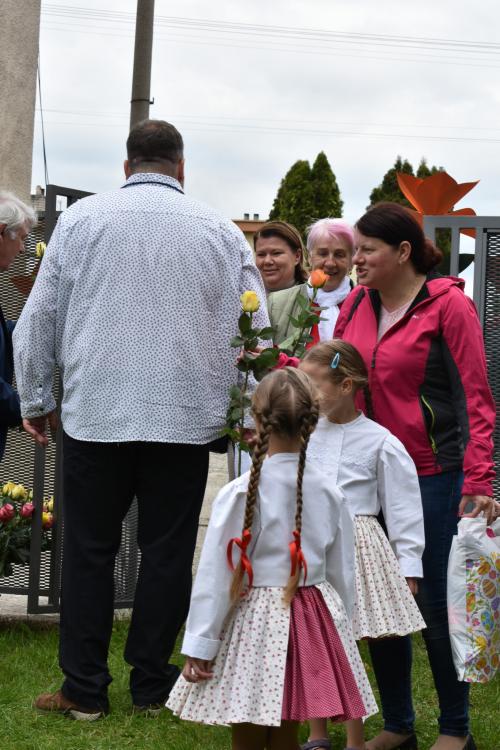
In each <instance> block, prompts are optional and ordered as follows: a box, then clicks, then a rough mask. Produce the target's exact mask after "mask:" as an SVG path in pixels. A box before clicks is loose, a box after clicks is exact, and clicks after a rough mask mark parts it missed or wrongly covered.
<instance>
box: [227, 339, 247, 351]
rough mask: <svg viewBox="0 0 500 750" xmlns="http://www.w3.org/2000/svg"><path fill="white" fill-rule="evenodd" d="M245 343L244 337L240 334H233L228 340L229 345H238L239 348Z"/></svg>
mask: <svg viewBox="0 0 500 750" xmlns="http://www.w3.org/2000/svg"><path fill="white" fill-rule="evenodd" d="M244 343H245V339H244V338H242V337H241V336H233V338H232V339H231V342H230V346H234V347H238V349H240V348H241V347H242V346H243V345H244Z"/></svg>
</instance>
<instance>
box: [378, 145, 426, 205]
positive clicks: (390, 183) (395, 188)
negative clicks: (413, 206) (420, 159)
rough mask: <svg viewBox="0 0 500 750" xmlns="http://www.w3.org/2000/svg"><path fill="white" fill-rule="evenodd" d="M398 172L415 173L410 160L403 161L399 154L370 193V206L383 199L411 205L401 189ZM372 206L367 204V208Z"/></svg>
mask: <svg viewBox="0 0 500 750" xmlns="http://www.w3.org/2000/svg"><path fill="white" fill-rule="evenodd" d="M398 172H404V173H405V174H415V173H414V171H413V167H412V165H411V164H410V162H409V161H408V160H407V159H405V160H404V161H403V160H402V158H401V157H400V156H398V157H397V159H396V161H395V162H394V166H393V167H392V168H391V169H389V171H388V172H386V173H385V175H384V177H383V178H382V182H381V183H380V185H378V186H377V187H376V188H373V190H372V192H371V193H370V206H373V205H374V204H375V203H380V202H381V201H391V202H392V203H400V204H401V205H402V206H407V207H410V204H409V202H408V201H407V200H406V198H405V197H404V195H403V193H402V192H401V190H400V189H399V185H398V180H397V177H396V174H397V173H398ZM370 206H367V208H370Z"/></svg>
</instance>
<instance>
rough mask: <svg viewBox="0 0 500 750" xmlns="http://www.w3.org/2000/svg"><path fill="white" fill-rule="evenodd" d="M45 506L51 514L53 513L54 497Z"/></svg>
mask: <svg viewBox="0 0 500 750" xmlns="http://www.w3.org/2000/svg"><path fill="white" fill-rule="evenodd" d="M44 506H45V508H46V509H47V510H48V511H49V513H52V511H53V510H54V495H51V496H50V498H49V499H48V500H47V502H46V503H44Z"/></svg>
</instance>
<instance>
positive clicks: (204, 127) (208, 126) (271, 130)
mask: <svg viewBox="0 0 500 750" xmlns="http://www.w3.org/2000/svg"><path fill="white" fill-rule="evenodd" d="M176 122H177V124H182V118H177V120H176ZM50 124H51V125H64V126H71V127H73V128H75V127H84V128H88V127H99V128H103V127H111V128H116V126H117V124H116V122H113V123H106V122H83V121H82V120H81V119H79V120H78V121H76V122H75V121H64V120H56V121H53V122H51V123H50ZM183 129H185V130H186V131H192V132H203V133H206V134H209V133H249V132H251V133H254V134H259V135H281V136H282V135H308V136H322V137H325V136H326V137H327V136H335V137H354V138H365V139H367V140H379V139H388V138H390V139H392V140H397V139H403V140H420V141H437V142H455V143H480V144H496V143H500V138H479V137H468V136H444V135H431V134H426V133H418V134H415V133H375V132H369V131H366V130H331V129H318V128H299V127H294V128H291V127H284V126H283V127H272V126H259V125H248V124H235V123H217V122H204V121H202V120H200V121H199V122H189V121H186V122H185V123H184V124H183Z"/></svg>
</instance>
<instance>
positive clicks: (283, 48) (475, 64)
mask: <svg viewBox="0 0 500 750" xmlns="http://www.w3.org/2000/svg"><path fill="white" fill-rule="evenodd" d="M53 23H55V24H57V23H58V22H53ZM42 25H43V28H44V29H45V30H47V31H56V32H64V33H66V34H67V33H77V34H87V35H92V36H95V35H98V36H104V37H114V38H121V39H133V32H132V31H131V32H130V33H120V32H110V31H105V30H103V28H102V27H101V26H87V27H86V28H84V27H83V26H82V25H81V24H79V25H76V26H68V25H65V24H61V25H48V24H46V23H43V24H42ZM162 41H165V42H168V43H169V44H172V43H174V44H176V43H177V44H192V45H195V46H198V47H199V46H208V47H211V48H213V47H214V45H215V44H216V45H217V48H221V47H226V48H231V49H234V48H236V49H238V50H241V49H249V50H257V51H264V52H278V53H283V52H285V53H286V52H293V54H294V55H297V54H301V55H314V56H318V55H320V56H323V57H335V58H339V57H347V58H354V59H356V61H358V62H359V61H360V60H381V61H383V62H397V63H400V62H407V63H419V64H429V65H436V64H439V65H452V66H453V67H456V66H463V67H467V68H500V65H498V64H495V63H496V62H500V59H499V60H495V59H493V60H490V59H476V58H474V57H467V58H450V57H447V58H443V57H441V58H440V57H432V56H430V55H424V54H419V56H418V57H409V56H408V55H407V54H405V52H404V50H403V51H402V52H403V54H402V55H399V56H394V55H391V54H390V53H389V54H382V53H380V52H379V53H378V54H375V53H370V52H369V51H361V52H360V51H359V48H357V47H353V48H352V50H353V51H352V52H349V51H347V50H345V49H344V50H335V51H334V52H332V51H329V50H331V45H329V46H328V47H318V45H317V44H315V45H313V46H310V47H309V48H307V47H306V48H304V47H299V46H297V45H296V44H295V45H293V46H290V45H288V46H287V45H284V44H283V43H280V42H272V43H269V44H268V45H267V46H262V45H256V44H251V43H245V42H244V41H243V42H242V41H241V40H235V41H234V42H232V43H231V42H228V41H227V40H226V39H224V40H220V39H219V38H218V37H212V41H206V35H204V36H203V37H198V36H195V35H194V34H192V35H191V36H188V37H186V36H181V35H179V34H176V33H175V32H174V33H173V34H171V35H170V36H161V35H160V34H158V33H157V34H156V35H155V43H159V42H162ZM263 44H264V45H265V41H264V42H263ZM471 61H472V62H471Z"/></svg>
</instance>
